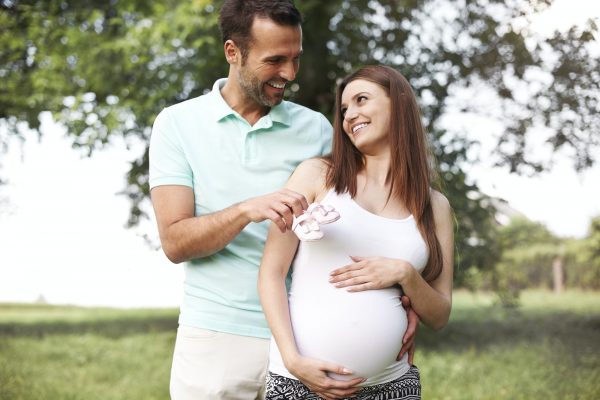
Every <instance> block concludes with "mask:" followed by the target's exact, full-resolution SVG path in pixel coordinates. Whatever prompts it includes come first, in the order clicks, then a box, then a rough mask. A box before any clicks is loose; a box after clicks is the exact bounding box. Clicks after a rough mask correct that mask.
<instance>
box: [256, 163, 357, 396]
mask: <svg viewBox="0 0 600 400" xmlns="http://www.w3.org/2000/svg"><path fill="white" fill-rule="evenodd" d="M322 163H323V162H322V161H319V160H308V161H305V162H304V163H302V164H301V165H300V166H298V168H297V169H296V171H295V172H294V174H293V175H292V176H291V177H290V180H289V181H288V183H287V184H286V188H288V189H291V190H294V191H297V192H298V193H302V194H304V196H305V197H306V199H307V201H308V202H309V203H311V202H313V201H314V200H315V198H317V196H318V195H319V194H320V193H321V192H322V189H323V187H322V182H323V177H322V175H323V165H321V164H322ZM297 247H298V239H297V237H296V236H295V234H294V233H293V232H290V231H287V232H286V233H282V232H281V231H280V230H279V229H278V228H277V227H276V226H274V225H272V226H271V228H270V230H269V236H268V238H267V242H266V245H265V250H264V253H263V258H262V262H261V265H260V271H259V275H258V291H259V295H260V300H261V303H262V306H263V311H264V313H265V316H266V319H267V322H268V323H269V327H270V328H271V332H272V334H273V337H274V338H275V341H276V342H277V347H278V348H279V351H280V353H281V356H282V358H283V362H284V364H285V366H286V368H287V369H288V371H290V373H292V374H293V375H294V376H296V377H297V378H298V379H300V380H301V381H302V382H303V383H304V384H305V385H307V386H308V387H309V388H310V389H311V390H312V391H314V392H317V393H319V394H321V395H322V396H323V397H327V398H334V399H337V398H343V397H348V396H350V395H351V394H353V393H355V392H356V391H358V390H359V389H360V388H359V387H357V386H356V385H357V384H359V383H361V382H362V381H363V380H362V379H360V378H357V379H353V380H351V381H336V380H334V379H331V378H329V377H328V376H327V372H335V373H339V374H349V373H351V371H347V370H345V369H344V368H343V367H342V366H338V365H334V364H331V363H327V362H323V361H319V360H314V359H310V358H307V357H302V356H301V355H300V354H299V353H298V349H297V347H296V342H295V339H294V334H293V330H292V325H291V322H290V313H289V306H288V295H287V291H286V287H285V278H286V275H287V273H288V270H289V267H290V264H291V263H292V260H293V258H294V254H295V253H296V249H297Z"/></svg>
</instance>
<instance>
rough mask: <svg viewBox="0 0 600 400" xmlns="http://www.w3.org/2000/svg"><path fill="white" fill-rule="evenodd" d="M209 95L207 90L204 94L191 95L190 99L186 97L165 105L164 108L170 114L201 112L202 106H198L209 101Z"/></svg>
mask: <svg viewBox="0 0 600 400" xmlns="http://www.w3.org/2000/svg"><path fill="white" fill-rule="evenodd" d="M210 97H211V96H210V92H208V93H206V94H202V95H200V96H197V97H193V98H191V99H187V100H184V101H182V102H179V103H176V104H173V105H170V106H168V107H166V108H165V110H168V112H169V113H170V114H176V115H181V114H187V113H190V112H191V113H194V114H197V113H198V112H202V110H203V108H201V107H200V106H202V105H206V104H207V103H209V102H210V101H211V99H210Z"/></svg>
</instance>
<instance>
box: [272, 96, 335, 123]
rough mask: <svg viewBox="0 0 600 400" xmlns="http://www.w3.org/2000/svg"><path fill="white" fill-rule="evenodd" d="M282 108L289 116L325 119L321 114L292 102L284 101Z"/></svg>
mask: <svg viewBox="0 0 600 400" xmlns="http://www.w3.org/2000/svg"><path fill="white" fill-rule="evenodd" d="M283 106H284V107H285V109H286V111H287V112H288V114H290V115H304V116H306V117H308V118H318V119H325V120H326V119H327V118H325V116H324V115H323V114H321V113H320V112H318V111H315V110H313V109H310V108H308V107H306V106H303V105H301V104H298V103H294V102H293V101H288V100H284V101H283Z"/></svg>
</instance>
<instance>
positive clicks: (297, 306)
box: [290, 289, 407, 379]
mask: <svg viewBox="0 0 600 400" xmlns="http://www.w3.org/2000/svg"><path fill="white" fill-rule="evenodd" d="M398 296H399V291H398V290H397V289H382V290H371V291H365V292H357V293H348V292H346V291H345V290H336V291H335V294H334V295H333V296H331V293H330V296H318V295H316V294H313V295H312V296H310V298H305V299H302V300H300V299H298V298H296V297H295V296H294V297H290V317H291V321H292V327H293V329H294V337H295V339H296V344H297V346H298V350H299V351H300V354H302V355H304V356H308V357H312V358H316V359H320V360H325V361H330V362H333V363H336V364H338V365H341V366H343V367H346V368H348V369H350V370H352V371H353V372H354V374H353V375H352V376H333V375H332V377H334V378H336V379H350V378H352V377H356V376H360V377H363V378H369V377H373V376H375V375H377V374H379V373H381V372H382V371H383V370H385V368H387V367H388V366H390V365H392V364H394V363H395V362H396V357H397V356H398V353H399V352H400V348H401V347H402V337H403V336H404V332H405V331H406V325H407V320H406V312H405V311H404V308H403V307H402V305H401V304H400V300H399V297H398Z"/></svg>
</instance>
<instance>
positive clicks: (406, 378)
mask: <svg viewBox="0 0 600 400" xmlns="http://www.w3.org/2000/svg"><path fill="white" fill-rule="evenodd" d="M265 399H266V400H301V399H302V400H318V399H320V397H319V396H317V395H316V394H315V393H314V392H311V391H310V389H309V388H308V387H306V386H305V385H304V384H303V383H302V382H300V381H299V380H297V379H291V378H286V377H285V376H281V375H277V374H274V373H272V372H269V373H268V375H267V395H266V398H265ZM349 399H352V400H420V399H421V380H420V377H419V370H418V368H417V367H416V366H414V365H413V366H412V367H410V369H409V370H408V372H406V373H405V374H404V375H402V376H401V377H400V378H398V379H396V380H393V381H391V382H386V383H382V384H380V385H373V386H365V387H364V388H362V389H361V390H360V391H359V392H358V393H356V394H355V395H354V396H352V397H350V398H349Z"/></svg>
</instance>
